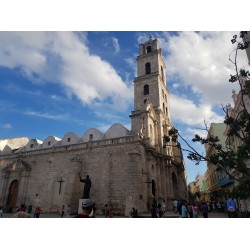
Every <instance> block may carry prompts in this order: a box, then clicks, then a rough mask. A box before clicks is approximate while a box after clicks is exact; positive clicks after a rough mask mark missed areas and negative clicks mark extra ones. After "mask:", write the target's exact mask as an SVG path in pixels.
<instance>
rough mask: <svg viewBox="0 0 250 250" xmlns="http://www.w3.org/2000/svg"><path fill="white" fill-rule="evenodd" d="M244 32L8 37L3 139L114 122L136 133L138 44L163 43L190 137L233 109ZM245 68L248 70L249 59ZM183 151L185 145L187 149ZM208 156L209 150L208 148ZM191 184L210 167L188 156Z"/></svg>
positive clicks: (1, 92)
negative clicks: (235, 56)
mask: <svg viewBox="0 0 250 250" xmlns="http://www.w3.org/2000/svg"><path fill="white" fill-rule="evenodd" d="M234 34H238V32H189V31H184V32H162V31H151V32H145V31H143V32H138V31H134V32H125V31H122V32H115V31H112V32H0V114H1V116H0V138H11V137H19V136H27V137H29V138H30V139H32V138H37V139H39V140H44V139H46V138H47V137H48V136H50V135H54V136H57V137H59V138H62V137H63V136H64V135H65V134H66V133H67V132H74V133H76V134H78V135H80V136H82V135H83V134H84V132H85V131H86V130H87V129H88V128H97V129H99V130H101V131H103V132H105V131H106V130H107V129H108V128H109V127H110V126H111V125H112V124H113V123H122V124H123V125H124V126H126V127H127V128H128V129H130V118H129V115H130V112H131V111H132V110H134V109H133V80H134V78H135V76H136V56H137V55H138V45H139V44H140V43H143V42H145V41H147V40H148V39H149V35H152V36H153V38H157V39H158V40H159V43H160V47H161V48H162V50H163V55H164V59H165V63H166V68H167V70H166V72H167V87H168V88H169V90H170V93H171V96H170V112H171V118H172V121H173V123H174V125H175V126H176V127H177V128H178V129H179V131H180V132H181V134H182V135H183V136H184V137H185V138H186V139H188V140H190V139H191V138H192V136H193V135H194V134H195V133H197V132H198V133H199V134H204V132H203V131H202V130H199V128H203V127H204V120H205V121H206V122H207V123H211V122H223V112H222V110H221V105H226V104H228V103H231V104H232V99H231V95H232V89H236V90H237V85H233V84H230V83H229V82H228V79H229V75H230V74H233V73H234V68H233V64H232V63H230V61H229V54H230V53H231V51H232V50H233V49H234V46H233V45H232V44H231V42H230V40H231V38H232V36H233V35H234ZM239 63H240V65H241V66H242V67H246V66H247V60H246V57H245V54H244V53H242V54H240V55H239ZM183 146H185V145H184V144H183ZM200 150H201V151H202V150H203V149H202V148H200ZM185 162H186V168H187V177H188V182H190V181H193V180H194V179H195V176H196V174H197V173H198V172H200V173H201V174H204V172H205V169H206V167H205V166H194V164H193V163H192V162H189V161H188V159H185Z"/></svg>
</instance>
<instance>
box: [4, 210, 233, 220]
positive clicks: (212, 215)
mask: <svg viewBox="0 0 250 250" xmlns="http://www.w3.org/2000/svg"><path fill="white" fill-rule="evenodd" d="M13 215H14V213H4V214H3V218H12V216H13ZM30 216H31V218H33V214H32V213H31V214H30ZM138 217H139V218H151V215H150V214H149V213H148V214H140V213H139V214H138ZM40 218H61V215H60V214H59V213H41V215H40ZM70 218H74V215H71V216H70ZM96 218H105V216H103V215H96ZM113 218H128V217H127V216H118V215H114V217H113ZM166 218H180V216H179V214H176V213H174V212H172V211H167V212H166V213H165V219H166ZM199 218H203V216H202V215H200V216H199ZM208 218H228V216H227V214H226V213H222V212H221V213H218V212H211V213H209V214H208ZM0 219H1V218H0ZM64 219H67V218H66V216H64Z"/></svg>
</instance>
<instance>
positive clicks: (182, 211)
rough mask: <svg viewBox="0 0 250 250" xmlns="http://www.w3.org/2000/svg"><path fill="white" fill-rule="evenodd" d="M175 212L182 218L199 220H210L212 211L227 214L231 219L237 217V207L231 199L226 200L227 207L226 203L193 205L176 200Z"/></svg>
mask: <svg viewBox="0 0 250 250" xmlns="http://www.w3.org/2000/svg"><path fill="white" fill-rule="evenodd" d="M173 211H174V212H175V213H179V215H180V217H181V218H188V217H189V218H198V217H199V216H203V217H204V218H208V213H209V212H211V211H217V212H227V213H228V217H229V218H232V217H237V205H236V202H235V201H234V199H231V198H229V199H227V200H226V202H225V207H224V203H222V202H216V201H213V202H209V201H201V202H194V203H191V202H187V201H185V200H176V199H175V200H174V201H173Z"/></svg>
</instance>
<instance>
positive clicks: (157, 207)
mask: <svg viewBox="0 0 250 250" xmlns="http://www.w3.org/2000/svg"><path fill="white" fill-rule="evenodd" d="M165 212H166V202H165V200H162V202H157V200H156V199H155V198H154V199H153V203H152V207H151V217H152V218H163V217H164V214H165Z"/></svg>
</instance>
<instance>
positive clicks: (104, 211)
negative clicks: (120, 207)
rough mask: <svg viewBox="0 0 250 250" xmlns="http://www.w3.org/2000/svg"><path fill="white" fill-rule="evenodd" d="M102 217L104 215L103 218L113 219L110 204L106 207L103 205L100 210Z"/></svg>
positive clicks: (112, 209) (112, 210)
mask: <svg viewBox="0 0 250 250" xmlns="http://www.w3.org/2000/svg"><path fill="white" fill-rule="evenodd" d="M102 215H104V216H105V218H113V215H114V208H113V205H112V204H111V205H110V206H109V207H108V204H105V205H104V208H103V209H102Z"/></svg>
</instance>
